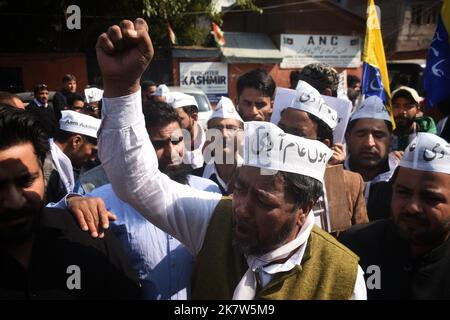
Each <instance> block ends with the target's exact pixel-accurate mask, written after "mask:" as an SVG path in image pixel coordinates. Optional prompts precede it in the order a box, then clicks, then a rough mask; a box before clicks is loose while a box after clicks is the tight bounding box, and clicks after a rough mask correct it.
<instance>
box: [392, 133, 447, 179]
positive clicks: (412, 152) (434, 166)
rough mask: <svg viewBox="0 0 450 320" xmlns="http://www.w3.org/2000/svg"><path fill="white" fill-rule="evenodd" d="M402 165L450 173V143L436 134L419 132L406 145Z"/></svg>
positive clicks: (415, 168) (421, 169)
mask: <svg viewBox="0 0 450 320" xmlns="http://www.w3.org/2000/svg"><path fill="white" fill-rule="evenodd" d="M400 167H405V168H410V169H414V170H420V171H431V172H441V173H446V174H450V144H449V143H448V142H447V141H445V140H444V139H442V138H441V137H439V136H437V135H435V134H432V133H426V132H419V133H418V134H417V136H416V137H415V138H414V140H413V141H411V143H410V144H409V146H407V147H406V149H405V154H404V155H403V158H402V160H401V161H400Z"/></svg>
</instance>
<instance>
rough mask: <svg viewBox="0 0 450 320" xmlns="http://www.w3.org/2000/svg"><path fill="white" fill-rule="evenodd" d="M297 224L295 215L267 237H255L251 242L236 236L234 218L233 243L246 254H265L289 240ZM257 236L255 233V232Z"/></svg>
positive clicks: (234, 221)
mask: <svg viewBox="0 0 450 320" xmlns="http://www.w3.org/2000/svg"><path fill="white" fill-rule="evenodd" d="M295 224H296V220H295V217H294V216H293V219H291V220H288V221H286V222H285V223H284V224H283V225H282V226H281V228H280V230H279V231H277V232H273V233H271V234H270V235H269V236H268V237H266V238H265V239H257V237H254V238H253V239H252V240H254V241H252V242H254V243H251V242H250V241H242V240H240V239H239V238H238V237H236V229H237V222H236V220H235V219H233V240H232V241H233V245H235V246H237V247H238V248H239V249H240V250H241V252H242V253H243V254H245V255H257V256H258V255H263V254H266V253H268V252H271V251H273V250H275V249H277V248H279V247H281V246H282V245H284V244H285V243H286V242H287V239H288V238H289V237H290V235H291V234H292V230H293V228H294V226H295ZM253 236H255V233H254V234H253Z"/></svg>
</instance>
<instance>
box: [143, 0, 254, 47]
mask: <svg viewBox="0 0 450 320" xmlns="http://www.w3.org/2000/svg"><path fill="white" fill-rule="evenodd" d="M140 1H142V14H143V15H144V16H145V17H146V18H147V19H148V20H149V22H150V23H152V24H154V25H157V26H161V27H158V28H157V29H158V32H152V33H151V35H152V38H153V39H155V40H156V42H157V43H159V42H160V43H161V44H163V43H169V41H168V37H167V23H170V25H171V27H172V29H173V31H174V33H175V34H176V36H177V38H178V42H179V44H180V45H204V44H205V43H208V42H210V41H209V39H208V38H209V33H210V26H209V25H208V24H205V19H201V18H206V19H208V20H212V21H215V22H216V23H218V24H219V25H221V24H222V12H214V9H213V5H212V0H140ZM236 4H237V5H238V6H239V7H240V8H241V9H249V10H254V11H258V12H260V11H261V9H259V8H258V7H257V6H256V5H255V4H254V0H237V1H236Z"/></svg>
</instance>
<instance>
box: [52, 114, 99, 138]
mask: <svg viewBox="0 0 450 320" xmlns="http://www.w3.org/2000/svg"><path fill="white" fill-rule="evenodd" d="M61 115H62V116H61V119H60V120H59V128H60V129H61V130H64V131H68V132H73V133H78V134H82V135H85V136H89V137H92V138H97V131H98V128H100V123H101V120H100V119H96V118H94V117H91V116H88V115H87V114H83V113H79V112H75V111H71V110H63V111H61Z"/></svg>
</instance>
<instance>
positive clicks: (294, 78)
mask: <svg viewBox="0 0 450 320" xmlns="http://www.w3.org/2000/svg"><path fill="white" fill-rule="evenodd" d="M289 80H290V82H291V89H295V88H296V87H297V83H298V80H300V71H299V70H293V71H291V73H290V74H289Z"/></svg>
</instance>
